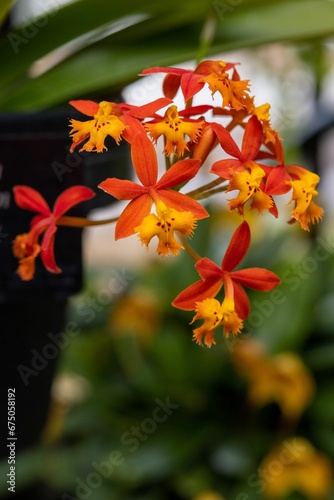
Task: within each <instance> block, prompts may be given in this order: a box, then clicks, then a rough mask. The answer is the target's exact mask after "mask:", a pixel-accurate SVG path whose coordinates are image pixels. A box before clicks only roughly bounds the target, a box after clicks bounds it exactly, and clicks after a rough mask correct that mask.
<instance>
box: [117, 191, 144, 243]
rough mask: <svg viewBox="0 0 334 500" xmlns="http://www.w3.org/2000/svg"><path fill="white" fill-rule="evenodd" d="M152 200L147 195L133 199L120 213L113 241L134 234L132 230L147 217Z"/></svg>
mask: <svg viewBox="0 0 334 500" xmlns="http://www.w3.org/2000/svg"><path fill="white" fill-rule="evenodd" d="M151 207H152V199H151V197H150V196H149V195H145V194H144V195H142V196H139V197H137V198H134V199H133V200H132V201H130V203H129V204H128V205H127V206H126V207H125V209H124V210H123V212H122V213H121V215H120V217H119V219H118V221H117V224H116V227H115V239H116V240H118V239H120V238H125V237H127V236H131V235H133V234H134V228H135V227H137V226H139V225H140V224H141V223H142V221H143V219H144V218H145V217H146V216H147V215H149V213H150V211H151Z"/></svg>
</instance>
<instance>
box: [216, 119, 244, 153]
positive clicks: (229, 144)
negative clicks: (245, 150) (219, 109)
mask: <svg viewBox="0 0 334 500" xmlns="http://www.w3.org/2000/svg"><path fill="white" fill-rule="evenodd" d="M211 127H212V129H213V131H214V133H215V134H216V136H217V138H218V141H219V142H220V145H221V147H222V148H223V149H224V151H225V152H226V153H227V154H229V155H231V156H234V158H238V160H242V157H243V155H242V153H241V151H240V149H239V147H238V145H237V143H236V142H235V140H234V139H233V137H232V136H231V134H230V132H229V131H228V130H226V128H225V127H223V126H222V125H220V124H219V123H212V125H211Z"/></svg>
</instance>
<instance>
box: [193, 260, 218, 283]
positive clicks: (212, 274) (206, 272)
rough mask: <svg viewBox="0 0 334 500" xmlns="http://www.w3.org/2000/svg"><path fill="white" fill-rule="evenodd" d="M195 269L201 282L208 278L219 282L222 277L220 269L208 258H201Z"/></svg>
mask: <svg viewBox="0 0 334 500" xmlns="http://www.w3.org/2000/svg"><path fill="white" fill-rule="evenodd" d="M195 267H196V271H197V272H198V274H199V275H200V277H201V278H202V279H203V280H206V279H208V278H214V279H217V280H221V279H222V277H223V271H222V270H221V268H220V267H219V266H217V264H216V263H215V262H213V261H212V260H211V259H209V258H208V257H203V259H200V260H198V261H197V262H196V264H195Z"/></svg>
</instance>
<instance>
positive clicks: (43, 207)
mask: <svg viewBox="0 0 334 500" xmlns="http://www.w3.org/2000/svg"><path fill="white" fill-rule="evenodd" d="M13 192H14V200H15V203H16V205H17V206H18V207H20V208H23V209H24V210H31V211H33V212H38V213H40V214H42V215H46V216H48V215H50V214H51V210H50V208H49V206H48V204H47V202H46V200H45V199H44V197H43V196H42V195H41V194H40V193H39V192H38V191H36V189H33V188H31V187H29V186H14V187H13Z"/></svg>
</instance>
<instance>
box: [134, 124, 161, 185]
mask: <svg viewBox="0 0 334 500" xmlns="http://www.w3.org/2000/svg"><path fill="white" fill-rule="evenodd" d="M131 157H132V162H133V166H134V168H135V171H136V174H137V176H138V179H139V180H140V182H141V183H142V184H143V186H147V187H148V186H153V185H154V184H155V183H156V182H157V177H158V160H157V154H156V151H155V147H154V146H153V144H152V142H151V140H150V139H149V138H148V137H147V135H146V134H144V133H138V134H136V135H135V137H134V138H133V141H132V147H131Z"/></svg>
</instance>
